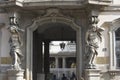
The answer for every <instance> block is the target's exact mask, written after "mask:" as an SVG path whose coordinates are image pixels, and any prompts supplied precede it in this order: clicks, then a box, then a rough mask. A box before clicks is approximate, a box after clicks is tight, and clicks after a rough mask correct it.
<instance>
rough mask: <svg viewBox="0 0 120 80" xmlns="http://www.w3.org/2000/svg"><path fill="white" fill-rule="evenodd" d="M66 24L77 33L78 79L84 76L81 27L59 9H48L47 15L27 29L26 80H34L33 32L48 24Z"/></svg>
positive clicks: (36, 20) (39, 18) (35, 20)
mask: <svg viewBox="0 0 120 80" xmlns="http://www.w3.org/2000/svg"><path fill="white" fill-rule="evenodd" d="M56 22H59V23H64V24H67V25H69V26H70V27H71V28H73V29H74V30H75V31H76V41H77V50H76V52H77V79H78V80H79V79H80V77H81V76H82V40H81V27H80V26H78V25H77V24H76V23H75V22H74V20H73V19H72V18H69V17H66V16H64V15H62V14H61V13H60V12H59V10H58V9H48V10H47V14H46V15H44V16H42V17H38V18H36V19H34V22H33V24H32V25H31V26H30V27H28V28H27V43H26V49H27V50H26V80H32V67H33V66H32V54H33V32H34V31H35V30H36V29H37V28H38V26H40V25H43V24H46V23H56Z"/></svg>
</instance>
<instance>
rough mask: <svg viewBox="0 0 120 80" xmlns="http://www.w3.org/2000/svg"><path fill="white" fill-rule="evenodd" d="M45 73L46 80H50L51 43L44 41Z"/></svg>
mask: <svg viewBox="0 0 120 80" xmlns="http://www.w3.org/2000/svg"><path fill="white" fill-rule="evenodd" d="M44 43H45V44H44V73H45V80H48V77H49V76H48V75H49V73H50V68H49V61H50V59H49V41H44Z"/></svg>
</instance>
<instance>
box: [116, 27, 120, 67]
mask: <svg viewBox="0 0 120 80" xmlns="http://www.w3.org/2000/svg"><path fill="white" fill-rule="evenodd" d="M115 53H116V68H119V69H120V28H118V29H117V30H116V31H115Z"/></svg>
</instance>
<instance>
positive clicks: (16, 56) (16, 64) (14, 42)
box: [8, 17, 23, 70]
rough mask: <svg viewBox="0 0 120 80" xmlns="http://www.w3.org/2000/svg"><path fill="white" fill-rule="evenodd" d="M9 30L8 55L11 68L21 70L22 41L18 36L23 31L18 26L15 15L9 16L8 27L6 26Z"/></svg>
mask: <svg viewBox="0 0 120 80" xmlns="http://www.w3.org/2000/svg"><path fill="white" fill-rule="evenodd" d="M8 29H9V32H10V39H9V43H10V56H11V58H12V68H13V69H16V70H21V66H20V64H21V60H22V58H23V54H22V52H21V49H20V48H21V46H22V41H21V37H20V32H19V31H23V30H22V29H20V28H19V27H18V22H17V19H16V18H15V17H10V27H9V28H8Z"/></svg>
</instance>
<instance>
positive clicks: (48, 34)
mask: <svg viewBox="0 0 120 80" xmlns="http://www.w3.org/2000/svg"><path fill="white" fill-rule="evenodd" d="M37 31H38V33H39V34H41V38H43V39H45V40H59V41H60V40H76V31H75V30H73V29H72V28H71V27H70V26H68V25H66V24H62V23H48V24H44V25H42V26H39V27H38V29H37Z"/></svg>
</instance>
